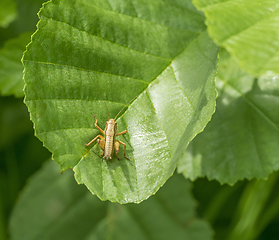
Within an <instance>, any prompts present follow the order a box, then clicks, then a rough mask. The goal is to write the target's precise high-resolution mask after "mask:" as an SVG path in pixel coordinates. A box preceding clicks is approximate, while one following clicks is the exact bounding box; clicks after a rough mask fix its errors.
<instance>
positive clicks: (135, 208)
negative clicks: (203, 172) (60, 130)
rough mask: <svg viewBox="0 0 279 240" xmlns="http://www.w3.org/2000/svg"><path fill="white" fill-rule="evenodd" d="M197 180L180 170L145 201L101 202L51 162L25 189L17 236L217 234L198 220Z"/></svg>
mask: <svg viewBox="0 0 279 240" xmlns="http://www.w3.org/2000/svg"><path fill="white" fill-rule="evenodd" d="M190 188H191V184H190V182H189V181H186V180H185V179H184V178H183V177H182V176H179V175H178V174H175V175H174V176H173V177H172V178H171V179H170V180H169V181H168V182H167V183H166V185H165V186H164V187H163V188H162V189H161V190H160V191H159V192H158V194H157V195H156V196H153V197H151V198H150V199H149V200H148V201H146V202H144V203H141V204H139V205H138V204H128V205H120V204H116V203H109V202H101V201H100V200H99V199H98V198H96V197H95V196H92V194H90V193H89V192H88V191H87V190H86V189H85V188H84V187H82V186H78V185H77V184H75V182H74V179H73V176H72V173H71V171H66V172H64V173H63V174H62V175H61V174H60V173H59V170H58V168H57V166H56V164H55V163H54V162H52V161H48V162H47V163H46V164H45V165H44V166H43V168H42V169H41V170H40V171H39V172H37V173H36V174H35V175H34V176H33V177H32V178H31V179H30V181H29V183H28V185H27V186H26V188H25V189H24V190H23V192H22V194H21V196H20V198H19V201H18V203H17V205H16V207H15V209H14V211H13V214H12V217H11V220H10V233H11V239H12V240H19V239H20V240H33V239H34V240H35V239H42V240H50V239H51V240H56V239H68V240H76V239H81V240H82V239H86V240H89V239H115V240H117V239H121V240H125V239H140V240H142V239H154V240H157V239H158V240H165V239H176V240H179V239H196V240H209V239H212V235H213V234H212V229H211V228H210V226H209V225H208V223H206V222H205V221H202V220H201V219H198V218H197V217H196V214H195V210H194V208H195V207H196V203H195V201H194V199H193V197H192V196H191V193H190Z"/></svg>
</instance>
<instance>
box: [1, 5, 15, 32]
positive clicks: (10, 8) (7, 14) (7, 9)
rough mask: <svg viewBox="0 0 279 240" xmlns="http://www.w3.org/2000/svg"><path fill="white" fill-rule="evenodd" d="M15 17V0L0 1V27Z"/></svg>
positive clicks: (6, 24)
mask: <svg viewBox="0 0 279 240" xmlns="http://www.w3.org/2000/svg"><path fill="white" fill-rule="evenodd" d="M16 17H17V11H16V3H15V0H1V1H0V27H3V28H5V27H7V26H8V25H9V24H10V23H11V22H12V21H14V20H15V18H16Z"/></svg>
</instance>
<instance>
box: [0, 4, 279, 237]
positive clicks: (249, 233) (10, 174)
mask: <svg viewBox="0 0 279 240" xmlns="http://www.w3.org/2000/svg"><path fill="white" fill-rule="evenodd" d="M8 2H9V4H10V3H11V2H13V1H8ZM42 2H43V1H36V0H24V1H17V2H16V1H14V3H12V4H11V5H9V6H6V5H5V9H7V10H8V11H5V14H6V13H7V12H10V14H9V17H6V16H4V15H3V18H0V24H1V28H0V38H1V39H0V46H1V47H2V49H1V53H0V55H1V57H0V62H1V65H0V66H1V69H0V77H1V79H3V78H4V76H8V77H10V78H11V79H15V81H17V82H20V80H21V77H20V76H21V71H22V70H23V67H22V66H21V63H20V58H21V56H22V52H23V50H24V48H25V46H26V44H27V43H28V42H29V39H30V34H31V33H32V32H34V31H35V30H36V26H35V25H36V23H37V21H38V17H37V15H36V13H37V12H38V10H39V8H40V7H41V4H42ZM195 2H196V4H201V5H200V6H201V9H203V10H204V11H205V15H206V17H207V24H208V25H209V32H210V33H211V34H214V24H213V27H212V26H211V25H210V24H211V23H212V22H213V23H214V21H217V20H218V21H222V22H226V21H224V20H220V19H217V20H216V19H214V16H218V14H216V12H214V10H216V11H217V12H218V11H225V10H226V8H225V7H224V5H222V4H221V5H219V6H221V7H223V8H221V9H214V5H212V6H210V3H208V2H210V1H208V2H207V5H206V4H205V5H202V3H201V2H205V1H200V3H199V1H195ZM235 2H236V4H238V2H237V1H235ZM245 2H246V3H247V4H249V1H245ZM255 2H256V3H254V4H255V7H256V8H257V7H258V6H257V1H255ZM269 3H270V4H271V6H272V7H273V8H274V9H276V7H277V6H276V4H275V2H273V1H269ZM224 4H225V3H224ZM229 4H232V5H233V1H231V3H229ZM235 6H236V5H234V6H232V7H235ZM249 6H250V5H249ZM226 7H227V6H226ZM2 9H3V8H2ZM228 9H229V8H228ZM269 9H272V8H269ZM237 10H239V9H237ZM237 10H236V12H237ZM242 10H243V11H244V10H245V6H242V7H241V11H242ZM244 13H245V11H244ZM275 13H276V11H275ZM262 14H263V13H262V12H261V14H259V15H261V16H262ZM221 15H222V14H221ZM274 15H275V14H274ZM1 16H2V15H1ZM211 16H213V18H210V17H211ZM222 16H226V14H223V15H222ZM236 18H237V16H236ZM3 19H4V20H3ZM265 20H266V19H265ZM267 20H268V19H267ZM264 23H266V22H264ZM249 24H251V23H249ZM264 26H266V25H264ZM257 27H258V28H257V29H256V30H257V31H256V33H259V32H260V31H259V29H262V28H261V27H260V26H257ZM224 28H225V29H229V27H227V26H225V27H224ZM271 29H272V28H271ZM215 30H216V29H215ZM26 32H27V33H26ZM28 32H29V33H28ZM212 32H213V33H212ZM272 33H273V34H274V35H275V33H274V32H272ZM22 34H25V35H22ZM253 34H254V33H253V32H252V33H251V32H250V33H248V36H253ZM260 36H262V35H260ZM275 36H276V35H275ZM255 38H256V39H262V38H259V36H256V37H255ZM228 39H229V38H228ZM215 40H216V39H215ZM233 40H235V39H233ZM275 40H276V38H275ZM275 40H273V41H272V44H268V46H269V47H270V46H276V44H277V43H276V41H275ZM248 41H253V39H252V40H251V39H248ZM277 41H278V39H277ZM216 42H217V43H218V44H220V45H221V46H223V47H225V48H227V49H228V50H231V49H233V50H232V51H231V52H232V53H233V58H234V59H238V56H236V55H237V54H234V51H235V48H234V46H235V45H234V44H233V43H234V41H232V40H231V41H230V40H228V41H227V42H226V41H225V42H223V41H222V37H221V38H220V39H217V40H216ZM236 42H237V41H236ZM227 44H228V45H227ZM237 47H238V44H236V48H237ZM273 50H274V49H271V50H270V51H271V52H272V51H273ZM258 52H259V51H258ZM249 56H250V55H249ZM222 57H223V59H224V61H223V60H222ZM241 57H242V56H239V59H240V60H239V61H240V62H241V61H243V59H242V58H241ZM252 58H254V59H257V56H256V57H255V56H253V57H252ZM267 59H270V57H268V56H267ZM272 59H273V60H274V61H272V62H271V64H270V65H271V66H273V69H272V71H273V73H274V72H275V73H278V65H276V63H277V62H276V59H277V58H276V56H274V57H273V58H272ZM221 60H222V61H221ZM3 62H5V63H8V64H6V65H4V64H3ZM222 64H223V65H222ZM260 64H261V63H258V65H260ZM240 65H241V66H242V67H243V66H244V69H245V70H247V71H248V72H249V73H250V74H252V76H251V75H248V74H247V73H246V71H243V70H241V69H239V67H238V65H237V64H236V63H235V61H234V60H233V59H231V58H230V55H229V54H228V53H227V52H226V51H224V50H222V52H221V54H220V67H221V66H223V68H224V69H228V68H229V71H225V72H226V73H227V74H228V76H222V71H221V70H222V68H219V83H220V84H219V85H218V78H217V88H218V86H219V90H220V89H223V88H222V87H223V86H222V84H221V82H224V81H226V82H229V81H233V80H234V79H241V81H242V82H243V81H246V82H247V81H248V82H249V81H250V82H252V83H253V81H256V80H255V77H254V76H261V75H264V69H263V70H262V69H261V71H259V72H257V69H258V68H256V69H253V67H252V68H250V67H249V64H248V65H247V66H246V65H245V61H244V63H243V64H240ZM232 66H233V67H232ZM267 66H268V64H267ZM7 69H8V70H7ZM276 71H277V72H276ZM223 73H224V72H223ZM236 73H238V75H237V74H236ZM269 73H270V71H269ZM232 76H233V78H232V79H231V77H232ZM1 79H0V88H1V94H2V96H1V99H0V136H1V138H0V171H1V172H0V178H1V179H0V191H1V192H0V239H10V236H12V239H16V237H15V232H16V231H17V230H14V228H11V229H13V232H14V235H10V234H9V232H8V230H7V229H8V222H9V219H10V217H11V213H12V209H13V208H14V206H15V204H16V199H17V198H18V195H19V193H20V192H21V191H22V189H23V187H24V186H25V185H26V183H27V182H28V181H27V179H28V178H29V177H30V176H31V175H32V174H33V173H35V172H36V171H37V170H38V169H39V168H40V167H41V164H42V163H43V162H45V161H46V159H48V158H49V157H50V153H49V152H48V151H47V150H46V149H45V148H44V147H43V146H42V143H41V142H40V141H39V140H38V139H37V138H36V137H34V132H33V129H32V123H31V122H30V120H29V114H28V112H27V109H26V106H25V105H24V104H23V102H22V96H23V93H22V92H21V90H20V89H21V87H16V88H15V87H14V86H10V85H8V86H7V85H6V84H3V82H1ZM271 79H272V78H271ZM273 80H274V81H273V84H274V82H276V81H277V78H274V79H273ZM257 81H258V82H259V81H260V83H263V84H265V83H266V82H267V83H268V80H265V79H264V78H262V79H260V80H257ZM9 82H10V81H9ZM270 84H272V82H271V83H270ZM22 85H23V83H22ZM17 86H18V85H17ZM252 86H255V85H253V84H252ZM259 86H266V85H259ZM272 86H275V85H272ZM265 89H268V88H267V87H265ZM272 89H274V88H272ZM253 90H255V91H256V90H257V89H253ZM220 93H221V94H220ZM229 93H230V92H229ZM255 93H256V94H258V92H257V91H256V92H255ZM11 94H13V95H14V96H15V97H14V96H11ZM268 94H269V95H273V96H277V95H278V92H274V91H273V92H272V93H271V94H270V92H269V93H268ZM228 95H229V94H227V95H226V92H225V91H224V92H219V97H220V99H219V100H218V101H220V102H222V98H221V97H222V96H228ZM250 96H251V95H250ZM223 101H224V100H223ZM274 102H275V100H274ZM275 103H276V102H275ZM241 106H243V105H241ZM274 106H275V105H272V104H271V103H266V105H265V106H264V107H266V109H267V110H269V109H270V111H271V112H275V113H276V109H278V108H276V107H274ZM217 110H218V105H217ZM232 110H233V109H232V108H230V109H229V114H228V115H229V117H230V114H234V112H231V113H230V111H232ZM236 110H238V109H236ZM217 116H218V115H216V118H217ZM223 116H224V115H223ZM223 116H222V117H223ZM276 117H277V116H276V115H275V119H277V120H275V122H276V121H278V118H276ZM264 123H265V122H264ZM277 123H278V122H277ZM213 124H214V122H212V123H211V125H213ZM211 125H209V127H208V129H207V130H205V132H204V133H202V134H204V135H202V134H200V136H198V138H197V139H195V140H194V141H193V142H192V144H191V145H190V146H189V152H191V151H193V152H194V151H195V149H196V147H195V145H205V144H206V143H204V142H203V141H205V140H206V136H207V135H206V134H208V135H210V134H209V133H207V131H209V132H210V129H211ZM229 127H230V126H228V128H229ZM212 128H213V129H214V127H212ZM259 128H260V127H259V126H257V127H255V129H259ZM243 130H244V129H243V128H242V129H238V130H237V131H238V132H239V131H243ZM274 134H278V132H276V131H275V132H274ZM241 135H243V133H242V134H241ZM202 136H205V138H203V137H202ZM230 136H231V135H229V136H228V135H225V136H222V137H220V139H222V138H223V137H230ZM268 136H270V135H268ZM230 140H231V144H232V145H235V144H236V142H238V141H239V138H237V137H236V138H235V139H230ZM208 141H210V140H207V141H206V142H208ZM244 141H245V139H244ZM271 141H272V140H271ZM273 142H274V141H273ZM277 146H278V144H277V145H275V147H277ZM229 150H230V149H229ZM206 151H207V149H206V148H205V149H204V153H203V154H205V155H206V156H210V155H208V152H206ZM208 151H209V152H210V151H212V148H211V147H209V148H208ZM214 151H216V150H214ZM192 156H198V154H191V156H185V158H184V159H186V160H187V161H186V162H184V163H183V162H181V165H180V167H179V172H181V173H183V174H184V175H185V176H186V177H187V178H191V179H196V178H197V177H200V176H204V175H205V176H207V177H209V178H210V179H219V180H220V176H216V175H214V174H213V173H214V171H213V173H212V172H206V171H201V169H197V168H195V166H191V167H190V166H189V162H192V160H191V159H192ZM249 157H250V156H249ZM189 159H190V160H189ZM251 159H253V157H251ZM237 160H238V159H237ZM195 161H197V160H195ZM243 161H245V158H244V160H243ZM243 161H240V165H241V164H242V163H244V162H243ZM272 161H274V162H275V165H272V166H271V168H270V170H267V172H266V173H265V174H262V173H261V172H259V174H258V176H257V175H253V174H254V173H253V174H251V176H250V177H249V179H252V178H253V177H255V176H256V177H262V178H263V177H265V178H267V176H268V174H269V173H270V172H271V171H274V170H276V169H277V167H276V164H277V162H278V158H276V156H275V157H273V158H272ZM267 165H269V162H267ZM274 166H275V167H274ZM231 167H232V166H229V167H228V169H229V170H230V169H231ZM189 169H192V170H193V171H192V172H189ZM205 169H206V170H208V169H210V168H205ZM245 169H249V165H248V166H246V167H245ZM185 170H186V172H185ZM202 170H204V169H202ZM213 170H215V168H213ZM49 171H50V170H49ZM243 172H244V176H242V177H241V176H237V177H236V178H233V179H230V178H229V179H227V180H224V178H221V181H220V182H225V183H231V184H233V183H235V182H236V181H237V180H239V179H241V181H238V182H237V183H236V184H234V185H233V186H229V185H223V186H221V185H220V184H219V183H218V182H217V181H208V180H206V179H205V178H203V179H197V180H196V181H195V182H194V183H193V190H192V192H193V195H194V196H195V198H196V199H197V201H198V202H199V205H198V208H197V211H198V215H199V216H200V217H202V218H204V219H206V220H207V221H208V222H209V223H210V225H211V226H212V228H213V229H214V231H215V237H214V238H215V239H278V236H279V232H278V223H279V218H278V211H279V207H278V204H277V202H278V200H279V199H278V194H277V191H276V186H277V184H278V174H277V172H275V173H273V174H271V175H269V177H268V179H267V180H251V181H247V180H242V179H243V177H246V178H247V175H245V170H244V171H243ZM221 173H222V174H223V176H227V177H229V176H230V175H228V174H227V172H226V171H221ZM222 174H221V175H222ZM221 177H222V176H221ZM33 179H34V178H33ZM222 179H223V180H222ZM31 180H32V179H31ZM31 180H30V181H29V184H31ZM44 184H45V186H47V185H48V183H47V182H43V183H42V185H41V186H40V189H44ZM70 190H71V189H70ZM70 190H69V191H70ZM25 191H28V188H27V190H25ZM78 191H83V190H78ZM25 194H26V192H25ZM96 201H97V202H98V201H99V200H98V199H96ZM169 201H171V199H169ZM147 202H148V201H147ZM113 211H114V210H111V212H113ZM124 219H125V218H124ZM120 226H121V225H119V229H121V227H120ZM119 234H120V233H119ZM119 236H120V235H119ZM208 236H210V233H208ZM203 239H204V238H203Z"/></svg>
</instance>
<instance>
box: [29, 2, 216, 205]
mask: <svg viewBox="0 0 279 240" xmlns="http://www.w3.org/2000/svg"><path fill="white" fill-rule="evenodd" d="M73 9H75V11H73ZM39 16H40V19H41V21H40V22H39V24H38V31H37V32H36V34H34V36H33V37H32V42H31V44H30V45H29V46H28V49H27V52H26V53H25V56H24V60H23V62H24V66H25V77H24V79H25V82H26V90H25V93H26V99H25V102H26V104H27V106H28V108H29V111H30V114H31V119H32V121H33V122H34V125H35V132H36V135H37V136H38V138H40V139H41V140H42V141H43V143H44V145H45V146H46V147H47V148H48V149H49V150H50V151H51V152H52V153H53V158H54V160H55V161H57V162H58V163H59V164H60V166H61V169H62V170H65V169H67V168H74V171H75V173H76V175H75V177H76V179H77V181H78V182H79V183H83V184H85V185H86V186H87V187H88V188H89V190H90V191H91V192H92V193H94V194H97V195H98V196H99V197H100V198H101V199H103V200H106V199H109V200H110V201H118V202H121V203H127V202H140V201H142V200H144V199H146V198H148V197H149V196H150V195H151V194H154V193H155V192H156V191H157V190H158V189H159V187H161V186H162V185H163V184H164V183H165V182H166V180H167V179H168V178H169V177H170V176H171V175H172V173H173V171H174V169H175V168H176V165H177V162H178V159H179V157H180V155H181V154H182V153H183V151H185V148H186V147H187V145H188V143H189V141H191V140H192V139H193V137H194V136H195V135H196V134H197V133H199V132H200V131H202V129H203V128H204V127H205V125H206V124H207V122H208V121H209V120H210V118H211V115H212V113H213V112H214V108H215V98H216V91H215V82H214V77H215V71H216V61H217V60H216V59H217V53H218V48H217V47H216V45H214V43H213V42H212V41H211V40H210V38H209V37H208V35H207V32H205V31H204V29H205V26H204V24H203V20H204V19H203V16H202V15H201V14H200V13H199V12H197V11H196V10H194V8H193V6H191V5H190V1H187V2H185V1H177V2H176V4H173V2H172V1H171V2H164V3H163V2H161V1H152V2H151V3H147V2H146V1H143V0H141V1H136V2H133V4H132V3H131V2H129V1H127V2H125V4H123V2H122V1H114V4H113V5H109V4H108V3H107V2H106V3H105V2H103V1H97V0H96V1H85V0H84V1H78V2H77V1H69V0H67V1H66V0H65V1H62V0H61V1H53V2H50V3H47V4H45V5H44V8H43V9H42V10H41V12H40V14H39ZM134 97H136V99H135V100H134V101H133V103H132V104H130V105H129V106H128V107H127V109H126V111H125V112H122V113H121V117H120V118H118V119H117V123H118V132H120V131H123V130H125V129H127V130H128V133H127V134H125V135H124V136H120V137H119V139H120V140H121V141H123V142H125V143H126V145H127V155H128V156H129V157H130V160H126V159H122V160H121V161H118V160H117V159H116V158H115V157H113V159H112V160H110V161H109V162H106V161H104V160H102V159H101V158H100V157H99V156H98V155H99V154H100V153H101V150H100V148H99V146H97V144H96V145H95V146H94V147H93V148H92V149H90V150H89V149H87V148H86V147H85V146H84V143H86V142H89V141H90V140H91V139H93V138H94V137H95V136H97V135H98V134H100V132H99V131H98V130H97V129H96V128H95V126H94V122H95V121H94V115H95V116H96V117H97V119H98V121H99V125H100V126H101V128H103V129H104V127H105V123H106V121H107V118H108V116H107V111H106V107H105V103H106V105H107V107H108V110H109V113H110V116H111V117H115V116H116V114H117V113H118V112H119V110H120V109H121V108H122V107H123V106H125V105H126V104H127V103H128V102H129V101H130V100H131V99H133V98H134ZM119 156H121V158H123V150H122V146H121V151H120V153H119Z"/></svg>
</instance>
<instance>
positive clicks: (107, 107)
mask: <svg viewBox="0 0 279 240" xmlns="http://www.w3.org/2000/svg"><path fill="white" fill-rule="evenodd" d="M87 74H88V75H89V77H91V79H92V80H93V82H94V84H95V87H96V88H97V89H98V91H99V93H100V95H101V96H102V92H101V91H100V89H99V88H98V86H97V84H96V82H95V80H94V79H93V77H92V76H91V75H90V74H89V72H88V71H87ZM103 100H104V104H105V106H106V109H107V113H108V119H110V116H109V110H108V106H107V104H106V102H105V99H104V98H103ZM121 111H122V110H121Z"/></svg>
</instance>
